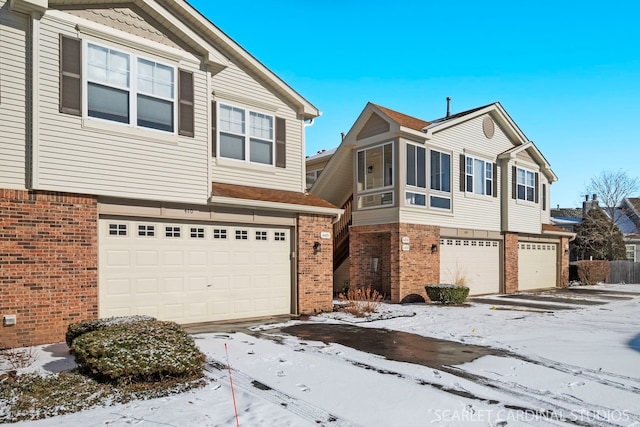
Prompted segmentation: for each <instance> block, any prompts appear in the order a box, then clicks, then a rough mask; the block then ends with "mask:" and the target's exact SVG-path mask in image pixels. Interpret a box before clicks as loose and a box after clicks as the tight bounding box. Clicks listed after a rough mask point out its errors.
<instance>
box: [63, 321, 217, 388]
mask: <svg viewBox="0 0 640 427" xmlns="http://www.w3.org/2000/svg"><path fill="white" fill-rule="evenodd" d="M72 348H73V352H74V355H75V359H76V363H78V365H79V366H80V369H81V370H82V371H83V372H85V373H86V374H88V375H91V376H93V377H95V378H97V379H99V380H106V381H112V382H116V383H132V382H153V381H160V380H163V379H165V378H172V377H188V376H198V375H201V374H202V362H203V361H204V355H203V354H202V353H201V352H200V350H199V349H198V347H197V346H196V345H195V342H194V341H193V338H192V337H191V336H189V335H188V334H187V333H186V332H185V331H184V330H183V329H182V328H181V327H180V326H179V325H178V324H177V323H174V322H161V321H158V320H139V321H134V322H120V323H116V324H113V325H108V326H105V327H102V328H98V329H96V330H93V331H91V332H87V333H85V334H83V335H80V336H78V337H77V338H75V340H73V345H72Z"/></svg>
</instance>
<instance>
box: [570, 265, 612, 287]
mask: <svg viewBox="0 0 640 427" xmlns="http://www.w3.org/2000/svg"><path fill="white" fill-rule="evenodd" d="M610 272H611V266H610V265H609V261H602V260H596V261H578V277H579V278H580V282H582V284H583V285H597V284H598V283H602V282H605V281H606V280H607V277H609V273H610Z"/></svg>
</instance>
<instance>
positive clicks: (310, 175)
mask: <svg viewBox="0 0 640 427" xmlns="http://www.w3.org/2000/svg"><path fill="white" fill-rule="evenodd" d="M321 172H322V169H315V170H309V171H307V187H306V188H307V190H308V189H309V188H311V187H312V186H313V184H314V183H315V182H316V181H317V179H318V177H319V176H320V173H321Z"/></svg>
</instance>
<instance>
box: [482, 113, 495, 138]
mask: <svg viewBox="0 0 640 427" xmlns="http://www.w3.org/2000/svg"><path fill="white" fill-rule="evenodd" d="M482 131H483V132H484V136H486V137H487V138H489V139H491V138H493V134H494V133H495V131H496V125H495V124H494V123H493V120H491V117H489V116H485V118H484V119H483V120H482Z"/></svg>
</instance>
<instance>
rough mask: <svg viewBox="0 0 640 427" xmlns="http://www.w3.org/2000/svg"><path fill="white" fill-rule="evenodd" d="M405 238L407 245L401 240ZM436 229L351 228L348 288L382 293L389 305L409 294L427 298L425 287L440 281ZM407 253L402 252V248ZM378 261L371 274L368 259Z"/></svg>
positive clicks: (396, 226) (411, 226)
mask: <svg viewBox="0 0 640 427" xmlns="http://www.w3.org/2000/svg"><path fill="white" fill-rule="evenodd" d="M403 237H408V238H409V243H403V242H402V238H403ZM439 240H440V235H439V228H438V227H434V226H426V225H414V224H398V223H393V224H380V225H366V226H353V227H351V228H350V234H349V258H350V261H351V271H350V284H351V286H353V287H368V286H371V287H373V288H374V289H377V290H378V291H380V292H382V293H383V294H384V295H385V297H387V298H389V299H390V300H391V302H400V301H401V300H402V298H404V297H405V296H407V295H409V294H419V295H422V296H424V297H425V298H426V294H425V291H424V286H425V285H427V284H432V283H438V281H439V278H440V256H439V252H435V253H433V252H432V250H431V247H432V245H436V248H438V249H439ZM405 244H406V245H408V246H409V250H408V251H403V250H402V246H403V245H405ZM372 258H378V259H379V261H378V271H377V272H374V271H371V259H372Z"/></svg>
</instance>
